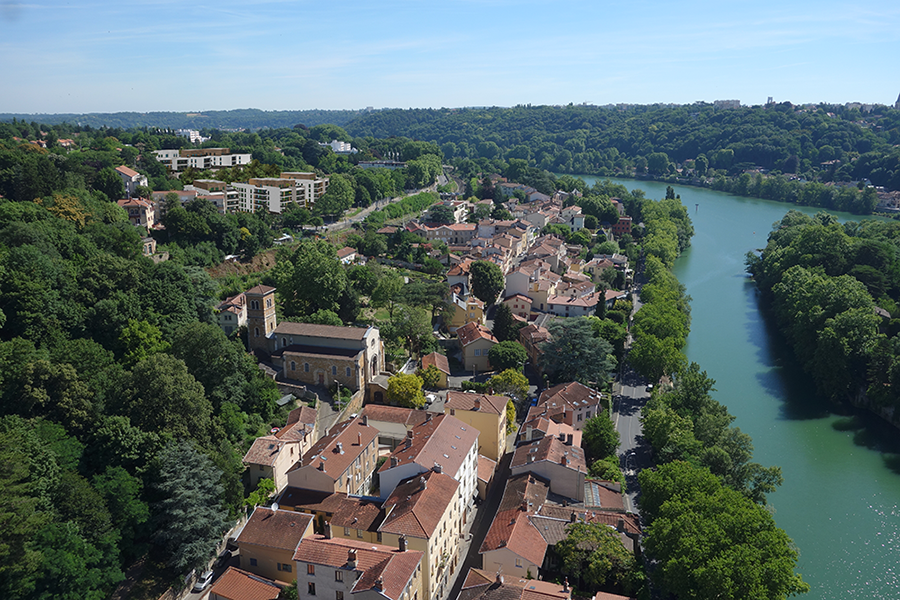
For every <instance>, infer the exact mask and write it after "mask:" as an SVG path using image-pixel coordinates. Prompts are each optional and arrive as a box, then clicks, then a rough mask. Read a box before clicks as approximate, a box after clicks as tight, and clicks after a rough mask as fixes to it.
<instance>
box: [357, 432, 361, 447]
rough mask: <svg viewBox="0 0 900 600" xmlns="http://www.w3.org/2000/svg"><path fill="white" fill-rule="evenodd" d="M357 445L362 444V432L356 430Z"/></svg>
mask: <svg viewBox="0 0 900 600" xmlns="http://www.w3.org/2000/svg"><path fill="white" fill-rule="evenodd" d="M356 445H357V446H362V433H360V432H359V431H357V432H356Z"/></svg>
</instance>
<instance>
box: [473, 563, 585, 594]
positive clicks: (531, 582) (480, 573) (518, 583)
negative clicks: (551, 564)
mask: <svg viewBox="0 0 900 600" xmlns="http://www.w3.org/2000/svg"><path fill="white" fill-rule="evenodd" d="M502 577H503V585H504V586H509V587H515V588H519V589H521V590H523V591H527V592H530V593H533V594H537V595H538V596H535V598H537V597H544V598H548V599H549V598H558V599H560V600H563V599H567V598H571V596H572V592H571V591H568V592H567V591H565V590H564V589H563V586H562V585H561V584H558V583H553V582H552V581H539V580H537V579H522V578H520V577H513V576H510V575H503V576H502ZM496 583H497V575H496V573H491V572H490V571H485V570H483V569H476V568H474V567H472V568H470V569H469V574H468V575H467V576H466V582H465V583H464V584H463V588H462V589H464V590H465V589H469V588H472V587H478V586H484V585H494V584H496ZM523 600H526V597H525V596H523Z"/></svg>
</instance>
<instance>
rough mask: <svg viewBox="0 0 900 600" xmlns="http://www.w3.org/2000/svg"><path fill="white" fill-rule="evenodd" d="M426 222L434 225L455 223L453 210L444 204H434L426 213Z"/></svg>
mask: <svg viewBox="0 0 900 600" xmlns="http://www.w3.org/2000/svg"><path fill="white" fill-rule="evenodd" d="M428 220H429V221H432V222H434V223H444V224H446V225H450V224H452V223H455V222H456V219H455V216H454V213H453V209H452V208H450V207H449V206H447V205H445V204H435V205H434V206H432V207H431V210H429V211H428Z"/></svg>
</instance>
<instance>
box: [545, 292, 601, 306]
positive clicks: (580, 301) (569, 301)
mask: <svg viewBox="0 0 900 600" xmlns="http://www.w3.org/2000/svg"><path fill="white" fill-rule="evenodd" d="M599 300H600V292H594V293H593V294H589V295H587V296H560V295H556V296H550V297H548V298H547V306H548V308H549V307H551V306H579V307H582V308H590V307H591V306H597V302H598V301H599Z"/></svg>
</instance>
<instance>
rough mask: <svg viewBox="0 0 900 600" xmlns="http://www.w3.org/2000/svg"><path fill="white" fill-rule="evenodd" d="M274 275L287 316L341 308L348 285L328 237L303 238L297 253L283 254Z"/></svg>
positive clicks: (335, 310) (336, 310)
mask: <svg viewBox="0 0 900 600" xmlns="http://www.w3.org/2000/svg"><path fill="white" fill-rule="evenodd" d="M274 275H275V279H276V282H277V285H276V287H277V289H278V295H279V297H280V298H281V299H282V300H283V305H284V314H285V316H297V315H308V314H312V313H314V312H316V311H317V310H319V309H326V310H330V311H333V312H338V311H339V308H340V304H339V301H340V299H341V296H342V294H343V293H344V291H345V290H346V288H347V287H348V281H347V273H346V271H345V270H344V268H343V266H342V265H341V263H340V261H338V259H337V250H335V248H334V246H332V245H331V244H329V243H328V242H326V241H324V240H303V241H302V242H300V244H299V245H298V246H297V249H296V250H295V251H294V252H293V254H280V255H279V256H278V257H277V264H276V266H275V269H274Z"/></svg>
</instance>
